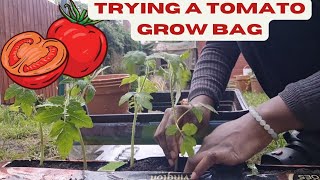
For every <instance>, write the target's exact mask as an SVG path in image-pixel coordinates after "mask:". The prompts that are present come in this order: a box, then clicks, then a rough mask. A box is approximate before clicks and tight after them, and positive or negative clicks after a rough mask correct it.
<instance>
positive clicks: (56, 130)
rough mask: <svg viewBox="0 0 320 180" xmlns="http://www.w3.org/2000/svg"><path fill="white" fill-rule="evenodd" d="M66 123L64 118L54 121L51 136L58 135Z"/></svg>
mask: <svg viewBox="0 0 320 180" xmlns="http://www.w3.org/2000/svg"><path fill="white" fill-rule="evenodd" d="M64 125H65V122H64V121H63V120H58V121H56V122H54V123H53V124H52V127H51V131H50V137H52V138H55V137H57V136H58V135H59V134H60V133H61V131H62V129H63V127H64Z"/></svg>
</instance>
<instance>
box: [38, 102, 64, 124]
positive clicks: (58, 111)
mask: <svg viewBox="0 0 320 180" xmlns="http://www.w3.org/2000/svg"><path fill="white" fill-rule="evenodd" d="M62 116H63V108H61V107H54V106H53V107H50V108H46V109H44V110H42V111H41V112H39V113H37V114H36V115H35V117H34V119H35V120H36V121H38V122H42V123H52V122H55V121H57V120H59V119H61V118H62Z"/></svg>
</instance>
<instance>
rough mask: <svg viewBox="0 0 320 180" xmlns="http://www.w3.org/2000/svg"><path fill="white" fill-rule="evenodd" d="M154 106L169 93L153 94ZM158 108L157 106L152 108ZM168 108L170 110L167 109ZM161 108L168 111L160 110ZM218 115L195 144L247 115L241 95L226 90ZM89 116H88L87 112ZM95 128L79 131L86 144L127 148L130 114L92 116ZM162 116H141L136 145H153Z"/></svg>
mask: <svg viewBox="0 0 320 180" xmlns="http://www.w3.org/2000/svg"><path fill="white" fill-rule="evenodd" d="M187 96H188V91H184V92H183V93H182V96H181V99H182V98H186V97H187ZM153 97H154V100H153V103H160V102H161V103H166V102H168V101H170V96H169V94H168V92H161V93H155V94H153ZM155 107H157V106H155ZM168 107H169V106H168ZM161 108H167V106H165V107H161ZM217 111H218V114H213V115H212V120H211V121H210V127H209V128H208V129H207V131H206V132H203V134H201V135H199V137H198V142H199V143H200V142H201V139H202V138H203V136H205V135H207V134H208V133H209V132H211V131H212V130H213V129H214V128H216V127H217V126H219V125H221V124H222V123H225V122H227V121H230V120H234V119H237V118H239V117H241V116H242V115H244V114H246V113H247V112H248V107H247V104H246V102H245V101H244V99H243V97H242V95H241V93H240V91H239V90H237V89H227V90H226V91H225V93H224V95H223V98H222V100H221V102H220V106H219V107H218V109H217ZM89 114H90V112H89ZM90 117H91V118H92V120H93V123H94V127H93V128H91V129H82V134H83V136H84V140H85V141H86V143H87V144H95V145H99V144H104V145H108V144H110V145H117V144H121V145H125V144H130V137H131V127H132V120H133V114H132V113H130V114H99V115H94V114H91V115H90ZM162 117H163V112H156V113H140V114H139V116H138V120H137V126H136V138H135V143H136V144H155V141H154V139H153V134H154V132H155V130H156V128H157V126H158V125H159V123H160V122H161V120H162Z"/></svg>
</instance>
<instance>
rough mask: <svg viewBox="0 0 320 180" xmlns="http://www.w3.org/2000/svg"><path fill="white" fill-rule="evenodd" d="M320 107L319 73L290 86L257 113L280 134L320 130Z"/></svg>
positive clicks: (263, 105)
mask: <svg viewBox="0 0 320 180" xmlns="http://www.w3.org/2000/svg"><path fill="white" fill-rule="evenodd" d="M319 107H320V72H317V73H315V74H313V75H311V76H309V77H308V78H306V79H302V80H300V81H297V82H295V83H292V84H289V85H288V86H287V87H286V88H285V90H284V91H282V92H281V93H279V96H276V97H274V98H272V99H270V100H269V101H267V102H265V103H263V104H261V105H260V106H258V107H257V111H258V113H259V114H260V115H261V116H262V118H263V119H265V120H266V121H267V123H268V124H269V125H270V126H271V127H272V128H273V129H274V130H275V131H276V132H278V133H280V132H284V131H288V130H293V129H306V130H320V123H319V119H320V111H319ZM248 116H250V115H249V114H248Z"/></svg>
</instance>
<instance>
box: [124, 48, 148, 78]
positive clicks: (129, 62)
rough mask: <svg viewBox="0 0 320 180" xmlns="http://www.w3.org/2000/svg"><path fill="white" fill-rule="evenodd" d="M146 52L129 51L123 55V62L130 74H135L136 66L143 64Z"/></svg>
mask: <svg viewBox="0 0 320 180" xmlns="http://www.w3.org/2000/svg"><path fill="white" fill-rule="evenodd" d="M146 56H147V55H146V53H144V52H141V51H129V52H127V53H126V54H125V55H124V57H123V64H124V66H125V68H126V70H127V73H129V74H135V73H137V72H136V68H137V67H138V66H139V65H143V64H144V62H145V60H146Z"/></svg>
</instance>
